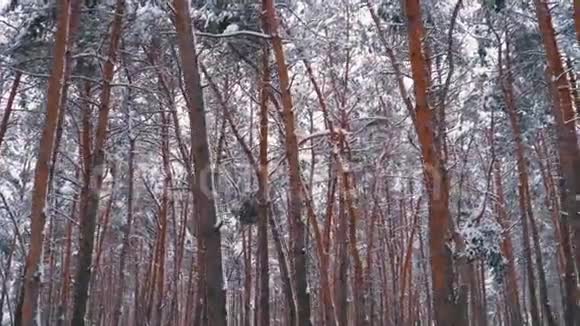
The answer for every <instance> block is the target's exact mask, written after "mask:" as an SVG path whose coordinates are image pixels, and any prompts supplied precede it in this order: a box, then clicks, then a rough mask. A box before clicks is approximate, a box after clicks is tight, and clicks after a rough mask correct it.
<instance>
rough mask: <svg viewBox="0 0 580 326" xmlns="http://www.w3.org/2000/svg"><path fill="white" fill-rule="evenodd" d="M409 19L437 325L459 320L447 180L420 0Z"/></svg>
mask: <svg viewBox="0 0 580 326" xmlns="http://www.w3.org/2000/svg"><path fill="white" fill-rule="evenodd" d="M405 10H406V14H407V20H408V33H409V51H410V57H411V68H412V69H411V70H412V75H413V80H414V82H415V101H416V109H415V112H416V125H415V127H416V132H417V135H418V138H419V142H420V144H421V153H422V155H423V171H424V175H425V181H426V186H427V191H428V198H429V231H430V238H429V246H430V249H431V278H432V286H433V304H434V311H435V316H434V317H435V318H434V319H435V322H436V325H438V326H443V325H445V326H452V325H458V324H459V323H458V322H457V321H456V320H455V316H456V314H457V311H456V307H455V304H454V291H453V273H454V271H453V261H452V259H451V253H450V252H449V250H448V248H447V244H446V241H447V239H448V238H449V232H450V224H449V223H450V221H449V180H448V178H447V172H446V170H445V165H444V162H443V160H442V158H441V154H440V153H439V152H438V149H437V146H436V144H435V130H436V129H435V128H436V126H435V117H434V114H433V111H432V110H431V108H430V107H429V101H428V89H429V77H428V72H427V66H426V61H425V57H424V54H423V50H422V39H423V22H422V17H421V6H420V2H419V0H407V1H405Z"/></svg>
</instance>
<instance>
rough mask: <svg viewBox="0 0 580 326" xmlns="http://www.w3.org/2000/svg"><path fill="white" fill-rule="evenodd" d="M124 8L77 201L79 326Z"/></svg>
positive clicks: (119, 4) (118, 14)
mask: <svg viewBox="0 0 580 326" xmlns="http://www.w3.org/2000/svg"><path fill="white" fill-rule="evenodd" d="M124 12H125V1H124V0H117V1H116V4H115V16H114V18H113V26H112V29H111V34H110V35H111V38H110V44H109V50H108V59H107V61H106V62H105V64H104V67H103V86H102V89H101V95H100V104H99V115H98V122H97V127H96V130H95V138H94V140H95V143H94V148H93V155H92V157H91V168H90V178H89V180H88V181H89V183H88V184H85V185H84V187H85V188H86V191H87V198H86V203H83V204H81V209H82V211H81V219H80V226H79V232H80V234H81V235H80V243H79V260H78V263H77V270H76V277H75V288H74V306H73V316H72V323H73V324H74V325H79V326H84V325H85V312H86V309H87V301H88V291H89V284H90V280H91V274H92V269H91V263H92V257H93V247H94V238H95V227H96V218H97V214H98V210H99V202H100V199H101V187H102V183H103V178H104V172H105V167H104V165H105V153H104V146H105V141H106V137H107V126H108V123H109V112H110V99H111V81H112V79H113V75H114V73H115V71H114V68H115V62H116V59H117V49H118V47H119V41H120V38H121V30H122V22H123V15H124Z"/></svg>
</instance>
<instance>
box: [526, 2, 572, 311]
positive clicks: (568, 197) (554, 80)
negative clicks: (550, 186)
mask: <svg viewBox="0 0 580 326" xmlns="http://www.w3.org/2000/svg"><path fill="white" fill-rule="evenodd" d="M534 3H535V6H536V16H537V18H538V24H539V27H540V31H541V33H542V39H543V42H544V49H545V52H546V60H547V62H548V68H549V71H550V73H551V80H550V83H551V84H553V86H554V89H555V90H556V91H555V92H553V93H554V96H555V97H556V99H557V100H556V101H557V103H558V106H559V108H556V107H554V108H553V110H556V109H559V110H558V112H554V117H555V118H556V123H557V128H558V129H561V130H558V132H557V135H558V144H559V147H560V149H559V150H561V151H562V154H563V156H562V157H561V159H562V161H561V162H560V164H561V169H562V173H563V175H562V177H563V180H562V181H563V190H564V192H565V194H564V196H563V198H562V202H565V206H566V208H565V210H566V212H567V214H568V215H567V216H566V218H565V221H566V222H568V223H570V224H574V225H575V226H576V232H575V235H577V236H576V238H577V239H576V245H577V246H579V245H580V231H579V230H580V216H579V214H578V211H579V207H580V197H578V196H579V195H580V168H579V167H580V149H579V148H578V138H577V134H576V123H575V121H576V119H575V117H576V114H575V112H574V105H573V103H572V95H571V94H572V92H571V90H570V83H569V81H568V78H567V74H566V72H565V70H564V65H563V63H562V57H561V55H560V51H559V49H558V44H557V42H556V35H555V31H554V26H553V24H552V17H551V15H550V11H549V9H548V4H547V3H546V1H545V0H534ZM563 206H564V205H563ZM576 319H578V318H577V317H576Z"/></svg>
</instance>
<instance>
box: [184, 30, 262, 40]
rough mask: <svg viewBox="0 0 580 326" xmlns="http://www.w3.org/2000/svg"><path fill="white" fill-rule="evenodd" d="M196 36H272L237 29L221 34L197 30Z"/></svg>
mask: <svg viewBox="0 0 580 326" xmlns="http://www.w3.org/2000/svg"><path fill="white" fill-rule="evenodd" d="M195 36H200V37H211V38H227V37H238V36H252V37H257V38H261V39H265V40H269V39H271V38H272V36H270V35H268V34H264V33H260V32H254V31H235V32H228V33H221V34H213V33H206V32H196V33H195Z"/></svg>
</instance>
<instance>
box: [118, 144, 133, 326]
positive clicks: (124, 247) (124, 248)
mask: <svg viewBox="0 0 580 326" xmlns="http://www.w3.org/2000/svg"><path fill="white" fill-rule="evenodd" d="M134 158H135V140H134V139H130V140H129V158H128V165H129V167H128V168H129V171H128V174H129V175H128V182H127V224H125V227H124V228H123V229H124V230H123V240H122V243H121V253H120V254H119V270H118V271H117V273H118V274H117V279H118V282H119V285H118V290H117V295H116V297H115V303H114V305H113V309H114V311H113V326H118V325H119V322H120V320H121V314H122V312H123V301H124V300H123V299H124V298H125V274H126V273H125V266H126V265H127V255H128V253H129V249H130V247H129V246H130V242H129V240H130V237H131V230H132V228H133V178H134V174H135V171H134ZM127 313H128V312H127Z"/></svg>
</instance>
